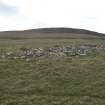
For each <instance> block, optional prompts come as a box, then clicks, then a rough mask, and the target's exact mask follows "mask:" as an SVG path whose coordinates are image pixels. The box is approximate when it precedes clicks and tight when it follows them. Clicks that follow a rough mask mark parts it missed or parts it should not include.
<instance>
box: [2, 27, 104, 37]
mask: <svg viewBox="0 0 105 105" xmlns="http://www.w3.org/2000/svg"><path fill="white" fill-rule="evenodd" d="M104 36H105V34H102V33H98V32H94V31H89V30H85V29H73V28H39V29H32V30H24V31H6V32H0V38H2V39H27V38H29V39H31V38H32V39H33V38H35V39H52V38H53V39H54V38H55V39H59V38H61V39H62V38H63V39H67V38H92V37H93V38H94V37H104Z"/></svg>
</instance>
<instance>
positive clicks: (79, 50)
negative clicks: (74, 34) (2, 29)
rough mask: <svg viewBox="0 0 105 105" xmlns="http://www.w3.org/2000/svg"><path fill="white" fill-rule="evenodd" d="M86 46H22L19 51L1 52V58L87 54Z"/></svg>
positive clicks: (34, 57)
mask: <svg viewBox="0 0 105 105" xmlns="http://www.w3.org/2000/svg"><path fill="white" fill-rule="evenodd" d="M88 51H89V49H88V47H86V46H77V47H76V46H59V45H55V46H52V47H45V48H30V49H29V48H20V49H19V51H18V52H12V51H10V52H6V53H4V54H3V53H2V54H0V58H1V59H36V58H47V57H63V56H66V57H67V56H85V55H87V54H88Z"/></svg>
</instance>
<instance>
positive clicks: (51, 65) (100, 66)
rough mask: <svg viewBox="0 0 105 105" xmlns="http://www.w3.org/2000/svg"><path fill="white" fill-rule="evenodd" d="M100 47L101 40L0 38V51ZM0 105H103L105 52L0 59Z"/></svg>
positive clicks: (103, 42)
mask: <svg viewBox="0 0 105 105" xmlns="http://www.w3.org/2000/svg"><path fill="white" fill-rule="evenodd" d="M84 43H86V44H87V43H89V44H98V45H100V44H103V45H105V40H104V38H103V39H100V38H92V39H91V38H71V39H70V38H69V39H67V38H64V39H18V40H16V39H0V49H5V50H11V49H13V50H16V49H17V48H20V47H23V46H24V47H30V48H31V47H41V46H42V47H43V46H52V45H55V44H60V45H63V44H64V45H72V44H74V45H78V44H84ZM0 105H105V52H104V51H103V50H102V51H101V50H99V51H97V52H93V54H91V55H86V56H80V57H60V58H59V57H58V58H55V57H53V58H46V59H36V60H34V61H28V62H27V61H26V60H9V59H4V60H0Z"/></svg>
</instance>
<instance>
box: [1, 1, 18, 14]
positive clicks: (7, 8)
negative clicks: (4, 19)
mask: <svg viewBox="0 0 105 105" xmlns="http://www.w3.org/2000/svg"><path fill="white" fill-rule="evenodd" d="M17 12H18V9H17V7H15V6H11V5H8V4H5V3H2V2H0V15H14V14H16V13H17Z"/></svg>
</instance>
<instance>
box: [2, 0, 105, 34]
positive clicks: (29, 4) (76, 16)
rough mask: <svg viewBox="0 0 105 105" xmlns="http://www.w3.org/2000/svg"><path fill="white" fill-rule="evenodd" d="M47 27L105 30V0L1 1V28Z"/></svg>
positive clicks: (104, 31)
mask: <svg viewBox="0 0 105 105" xmlns="http://www.w3.org/2000/svg"><path fill="white" fill-rule="evenodd" d="M43 27H73V28H83V29H89V30H94V31H98V32H103V33H105V0H0V31H3V30H23V29H31V28H32V29H33V28H43Z"/></svg>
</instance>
